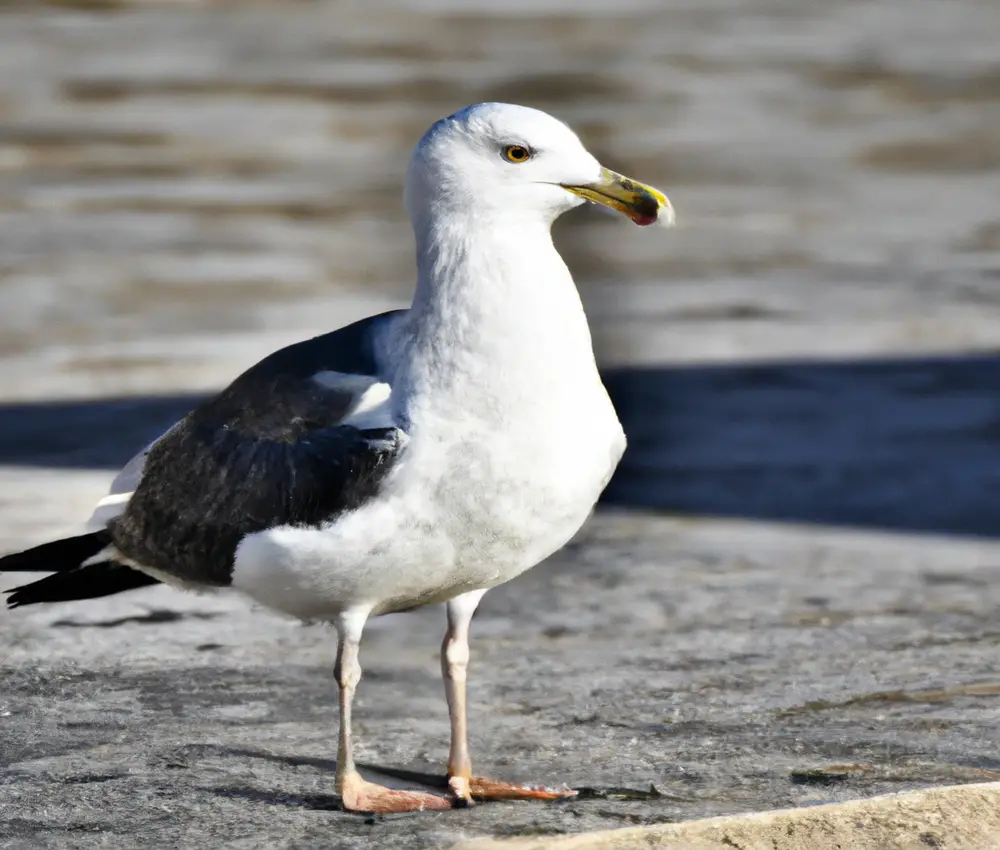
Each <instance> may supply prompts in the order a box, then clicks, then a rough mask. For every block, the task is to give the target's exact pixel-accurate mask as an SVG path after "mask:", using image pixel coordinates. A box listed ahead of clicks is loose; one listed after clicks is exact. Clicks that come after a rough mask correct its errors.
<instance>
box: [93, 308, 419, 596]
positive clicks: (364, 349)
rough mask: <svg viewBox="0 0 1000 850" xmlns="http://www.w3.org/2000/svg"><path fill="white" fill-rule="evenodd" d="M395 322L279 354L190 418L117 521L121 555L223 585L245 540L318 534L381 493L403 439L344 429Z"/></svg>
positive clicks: (375, 322) (155, 451)
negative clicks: (300, 529) (297, 531)
mask: <svg viewBox="0 0 1000 850" xmlns="http://www.w3.org/2000/svg"><path fill="white" fill-rule="evenodd" d="M397 315H398V313H389V314H382V315H381V316H376V317H373V318H371V319H366V320H364V321H362V322H358V323H356V324H354V325H350V326H348V327H347V328H343V329H341V330H339V331H335V332H334V333H332V334H326V335H325V336H322V337H317V338H315V339H312V340H309V341H308V342H304V343H300V344H298V345H294V346H291V347H289V348H286V349H282V350H281V351H278V352H276V353H275V354H273V355H271V356H270V357H268V358H267V359H265V360H263V361H261V362H260V363H258V364H257V365H256V366H254V367H253V368H252V369H250V370H249V371H248V372H246V373H244V374H243V375H241V376H240V377H239V378H237V379H236V380H235V381H234V382H233V383H232V384H231V385H230V386H229V387H228V388H227V389H226V390H224V391H223V392H222V393H220V394H219V395H218V396H216V397H215V398H213V399H211V400H209V401H207V402H205V403H204V404H202V405H200V406H199V407H197V408H196V409H195V410H193V411H192V412H191V413H190V414H188V416H186V417H185V418H184V419H183V420H181V421H180V422H179V423H178V424H177V425H175V426H174V427H173V428H172V429H171V430H170V431H169V432H167V434H165V435H164V436H163V437H162V438H161V439H160V440H158V441H157V442H156V443H155V444H154V445H153V446H152V448H151V449H150V451H149V454H148V455H147V457H146V463H145V468H144V470H143V475H142V479H141V481H140V482H139V485H138V487H137V488H136V490H135V492H134V493H133V494H132V497H131V498H130V499H129V502H128V505H127V507H126V509H125V510H124V512H123V513H122V514H121V515H120V516H118V517H116V518H115V519H114V520H112V521H111V523H110V524H109V529H110V531H111V533H112V536H113V540H114V545H115V549H116V550H117V551H118V552H119V553H120V554H121V555H122V556H124V557H125V558H126V559H128V560H130V561H132V562H134V563H137V564H141V565H142V566H144V567H152V568H155V569H156V570H159V571H162V572H163V573H166V574H169V575H172V576H176V577H177V578H179V579H182V580H184V581H189V582H195V583H199V584H210V585H225V584H228V583H229V581H230V577H231V574H232V567H233V558H234V555H235V552H236V548H237V547H238V546H239V544H240V541H241V540H242V539H243V538H244V537H246V536H247V535H248V534H252V533H254V532H258V531H263V530H265V529H268V528H273V527H276V526H280V525H306V526H309V525H318V524H320V523H323V522H326V521H329V520H331V519H333V518H335V517H336V516H338V515H339V514H341V513H343V512H344V511H348V510H351V509H353V508H356V507H358V506H359V505H361V504H362V503H363V502H365V501H366V500H367V499H369V498H370V497H371V496H373V495H374V494H375V493H376V492H377V491H378V489H379V487H380V485H381V483H382V481H383V480H384V478H385V475H386V473H387V472H388V470H389V469H390V468H391V466H392V461H393V460H394V459H395V457H396V456H397V454H398V452H399V450H400V448H401V445H402V442H403V441H404V440H405V437H404V435H403V434H402V433H401V432H400V431H398V430H397V429H396V428H380V429H374V430H359V429H358V428H356V427H353V426H351V425H346V424H344V423H343V420H344V417H345V416H346V415H347V414H348V413H349V412H350V410H351V408H352V407H353V406H354V405H355V404H356V402H357V399H358V397H359V393H360V392H362V391H363V390H364V389H365V388H367V387H370V386H371V385H373V384H375V383H377V382H378V377H377V376H378V374H379V364H378V363H377V362H376V354H375V352H374V350H373V344H372V340H373V332H374V331H375V330H377V329H378V327H379V326H380V325H381V324H382V323H384V322H387V321H392V320H393V319H394V318H395V317H396V316H397ZM318 373H325V376H324V380H322V381H317V380H315V376H316V375H317V374H318ZM338 376H339V377H340V378H341V379H342V380H341V382H340V383H339V384H338ZM365 376H368V377H369V378H370V379H371V380H370V381H367V382H366V381H365V380H364V377H365Z"/></svg>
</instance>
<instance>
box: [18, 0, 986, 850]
mask: <svg viewBox="0 0 1000 850" xmlns="http://www.w3.org/2000/svg"><path fill="white" fill-rule="evenodd" d="M515 5H516V9H515V7H514V6H511V5H510V4H507V5H506V6H504V7H502V8H501V7H496V8H493V7H491V8H490V9H489V10H488V11H487V10H485V8H484V7H483V6H482V5H481V4H478V3H473V2H471V0H469V2H462V0H460V1H459V2H449V3H443V2H442V3H438V2H422V3H388V2H386V3H368V4H364V5H362V4H350V3H344V2H333V0H330V1H329V2H320V3H309V4H296V3H288V2H278V0H270V1H269V2H267V1H266V0H260V2H253V3H245V4H230V3H225V2H212V0H202V2H192V3H184V4H176V3H172V2H162V3H160V2H155V1H154V2H137V3H131V2H128V0H121V2H91V0H45V2H27V0H10V2H6V3H2V4H0V308H2V309H0V349H2V353H3V355H4V356H3V360H2V361H0V393H2V397H3V402H2V407H0V548H2V549H4V550H8V549H12V548H14V547H17V546H21V545H27V544H30V543H33V542H38V541H40V540H44V539H46V538H47V537H48V536H49V535H51V534H59V533H67V532H73V531H74V530H76V529H77V528H78V526H79V523H80V522H81V521H82V520H83V519H85V517H86V516H87V515H88V513H89V510H90V506H91V504H92V502H93V501H94V500H95V499H96V498H97V497H98V496H99V495H100V494H101V492H102V489H103V488H104V487H105V486H106V484H107V482H108V481H109V479H110V476H111V470H112V469H114V468H115V466H117V465H119V464H120V463H121V462H123V461H124V460H125V459H127V457H128V456H129V455H130V453H131V452H132V451H133V450H134V449H135V448H137V447H138V446H139V445H140V444H141V443H142V442H143V440H144V439H146V438H148V437H150V436H152V435H153V434H155V433H156V431H157V429H159V428H162V427H164V426H166V425H168V424H169V423H170V422H171V421H172V420H173V418H174V417H176V416H177V415H180V414H181V413H182V412H183V411H184V409H185V408H186V407H187V406H188V405H190V404H191V403H192V402H193V401H194V400H195V399H196V398H197V396H198V394H199V393H203V392H206V391H208V390H210V389H212V388H215V387H218V386H219V385H221V384H222V383H224V382H225V381H226V380H228V379H230V378H231V377H232V376H233V375H234V374H236V373H237V372H238V371H239V370H240V369H242V368H243V367H245V366H247V365H249V364H250V363H252V362H253V361H254V360H256V359H258V358H259V357H260V356H262V355H263V354H265V353H266V352H267V351H269V350H270V349H272V348H273V347H275V346H277V345H280V344H283V343H286V342H291V341H293V340H295V339H299V338H302V337H305V336H308V335H310V334H312V333H316V332H320V331H323V330H327V329H329V328H330V327H334V326H337V325H340V324H343V323H345V322H347V321H350V320H351V319H353V318H355V317H357V316H360V315H362V314H364V313H367V312H371V311H373V310H378V309H383V308H385V307H386V306H389V305H395V304H399V303H401V302H402V301H403V300H404V299H405V296H406V293H407V291H408V288H409V286H410V281H411V278H412V272H411V268H410V263H411V258H410V243H409V236H408V233H407V230H406V226H405V222H404V220H403V217H402V208H401V205H400V203H399V185H400V179H401V175H402V168H403V162H404V157H405V153H406V151H407V150H408V149H409V147H410V146H411V145H412V144H413V142H414V141H415V139H416V137H417V136H418V135H419V132H420V131H421V130H422V129H423V127H424V126H426V124H428V123H429V122H430V121H431V120H433V119H434V118H436V117H438V116H439V115H441V114H444V113H446V112H448V111H450V110H452V109H454V108H456V107H458V106H461V105H464V104H465V103H468V102H471V101H475V100H480V99H487V98H501V99H510V100H515V101H522V102H529V103H532V104H534V105H538V106H542V107H543V108H549V109H551V110H553V111H555V112H557V113H558V114H560V115H561V116H563V117H565V118H566V119H568V120H569V121H570V122H571V123H573V124H574V126H577V127H578V128H580V130H581V131H582V134H583V136H584V138H585V140H586V141H587V142H588V144H590V145H591V146H592V147H593V148H594V149H595V150H596V151H597V152H598V153H599V154H600V155H601V156H602V157H603V158H605V159H606V160H607V161H608V162H609V163H610V164H611V165H613V166H616V167H618V168H620V169H621V170H623V171H627V172H631V173H634V174H635V175H636V176H637V177H640V178H643V179H647V180H649V181H651V182H654V183H657V184H659V185H662V186H663V187H664V188H666V189H668V190H669V191H670V193H671V196H672V198H673V200H674V201H675V204H676V206H677V207H678V211H679V215H680V220H681V227H680V228H679V229H678V230H677V231H676V232H674V233H672V234H662V233H656V234H650V233H648V232H646V231H640V230H638V229H635V228H630V227H627V226H626V225H625V224H623V223H621V222H616V221H612V220H610V219H605V218H602V217H600V216H595V215H587V214H586V213H580V214H579V215H576V216H575V217H573V219H572V220H571V221H568V222H566V223H565V224H563V225H560V227H559V228H558V232H557V240H558V241H559V244H560V246H561V247H562V248H563V249H564V251H565V253H566V255H567V256H568V258H569V261H570V262H571V264H572V265H573V267H574V270H575V271H576V272H577V275H578V278H579V280H580V281H581V287H582V289H583V292H584V296H585V300H586V302H587V305H588V308H589V311H590V314H591V316H592V317H593V319H594V329H595V338H596V340H597V342H598V345H599V348H600V352H601V357H602V360H603V362H604V363H605V365H606V366H607V368H608V381H609V386H610V387H611V389H612V392H613V394H614V396H615V399H616V402H617V404H618V406H619V409H620V411H621V414H622V417H623V419H624V420H625V422H626V426H627V430H628V431H629V433H630V435H631V440H632V443H631V446H632V447H631V449H630V452H629V455H628V456H627V458H626V462H625V464H624V466H623V469H622V473H621V475H620V476H618V477H617V478H616V479H615V481H614V482H613V483H612V487H611V488H610V490H609V499H608V506H607V507H606V508H605V509H603V510H602V511H601V512H600V513H599V515H598V516H597V518H596V519H595V520H594V522H593V523H592V524H591V525H590V526H589V527H588V528H587V529H586V530H585V532H584V533H583V534H582V535H581V537H580V539H579V540H578V541H576V542H575V543H574V544H573V545H572V546H571V547H569V548H568V549H567V550H566V551H565V552H563V553H561V554H560V555H558V556H557V557H555V558H554V559H552V561H551V562H549V563H547V564H545V565H543V566H542V567H540V568H539V569H537V570H536V571H533V572H532V573H529V574H528V575H526V576H524V577H522V578H521V579H519V580H518V581H516V582H514V583H512V584H511V585H509V586H507V587H504V588H500V589H498V590H496V591H495V592H493V593H491V594H490V595H489V596H488V597H487V599H486V601H485V603H484V606H483V609H482V612H481V615H480V616H479V617H478V618H477V620H476V623H475V626H474V633H475V640H474V647H473V653H474V655H473V664H474V672H473V676H472V680H471V683H470V689H471V699H472V704H473V728H472V739H473V747H474V754H475V756H476V757H477V758H478V764H479V767H480V769H481V770H483V771H484V772H489V773H494V774H497V775H500V776H503V777H508V778H523V779H526V780H537V781H546V782H568V783H569V784H571V785H573V786H574V787H580V788H583V789H587V790H585V791H584V792H583V793H582V794H581V796H580V798H578V799H577V800H575V801H572V802H569V803H564V804H560V805H553V806H525V805H515V804H510V805H499V804H497V805H490V806H481V807H478V808H476V809H473V810H469V811H458V812H452V813H448V814H445V815H433V816H420V817H401V818H388V819H379V820H376V821H374V822H367V821H366V820H365V819H363V818H357V817H354V816H348V815H345V814H343V813H342V812H340V811H339V810H338V808H337V801H336V798H335V796H334V794H333V787H332V782H333V756H334V749H335V747H334V735H335V725H334V724H335V710H334V709H335V702H334V693H333V687H332V681H331V677H330V665H331V662H332V637H331V635H330V634H329V632H328V631H327V630H326V629H324V628H321V627H316V626H310V627H303V626H299V625H296V624H292V623H288V622H285V621H283V620H279V619H276V618H274V617H272V616H270V615H268V614H266V613H263V612H259V611H251V610H250V609H249V608H248V607H247V606H245V605H244V604H243V603H242V602H240V601H239V600H236V599H232V598H229V597H225V596H218V597H215V596H204V597H198V596H191V595H183V594H179V593H177V592H175V591H170V590H167V589H164V588H159V589H155V590H148V591H142V592H137V593H134V594H131V595H129V596H125V597H122V598H119V599H112V600H104V601H96V602H93V603H87V604H77V605H59V606H53V607H50V608H45V609H35V610H31V609H27V610H23V611H18V612H14V613H10V614H0V770H2V773H0V846H4V847H16V848H41V847H60V848H62V847H81V848H84V847H86V848H90V847H100V846H111V847H133V846H134V847H147V846H159V847H165V848H167V847H191V846H195V847H210V846H211V847H221V846H226V847H248V848H249V847H287V848H293V847H295V848H305V847H323V846H340V847H359V848H376V847H377V848H381V847H400V848H407V847H414V848H416V847H430V846H443V845H447V844H450V843H453V842H454V841H457V840H459V839H461V838H463V837H473V836H476V835H512V834H517V835H532V834H537V835H543V834H549V833H556V832H578V831H582V830H586V829H591V828H599V827H601V828H606V827H613V826H620V825H628V824H645V823H655V822H661V821H665V820H672V819H688V818H695V817H700V816H706V815H714V814H720V813H726V812H738V811H749V810H755V809H760V808H765V807H773V806H782V805H802V804H811V803H817V802H824V801H831V800H840V799H848V798H854V797H859V796H863V795H868V794H873V793H876V792H881V791H888V790H895V789H903V788H912V787H919V786H925V785H933V784H942V783H955V782H977V781H985V780H990V779H995V778H997V777H998V773H997V772H998V771H1000V764H998V760H997V757H996V748H995V738H996V730H997V724H998V714H997V711H998V709H997V706H998V705H1000V703H998V701H997V699H998V695H1000V678H998V673H997V661H996V658H997V655H996V648H997V647H996V645H997V642H998V635H1000V630H998V628H997V626H996V623H995V621H996V611H997V609H998V605H997V603H998V595H1000V581H998V578H1000V542H997V541H996V537H997V535H996V524H995V517H996V516H997V515H998V513H1000V487H998V486H997V484H998V482H997V475H998V472H997V470H998V469H1000V462H998V460H1000V450H998V447H997V440H998V434H1000V425H998V423H1000V401H998V399H997V394H996V387H997V386H998V385H1000V357H998V356H997V351H998V348H1000V298H998V296H997V286H996V280H997V275H998V270H1000V207H998V203H997V198H998V197H1000V159H998V154H997V151H1000V144H998V143H997V141H998V139H1000V83H998V79H1000V77H998V73H997V67H998V62H997V53H996V45H997V44H998V43H1000V15H998V13H997V9H996V5H995V2H994V0H955V2H951V3H948V4H943V3H935V2H919V3H914V2H913V0H877V2H869V3H844V2H839V0H829V2H813V3H809V4H801V3H787V2H784V1H783V0H720V2H712V3H706V2H701V0H699V2H697V3H688V2H681V0H671V2H669V3H665V2H662V0H629V2H627V3H617V4H606V3H589V2H588V3H577V2H574V3H572V4H568V3H564V2H561V0H547V2H546V3H544V4H530V5H531V10H529V9H528V5H529V4H515ZM528 11H531V14H530V15H529V14H526V13H527V12H528ZM522 12H523V13H525V14H521V13H522ZM774 361H779V362H777V363H776V362H774ZM678 511H683V512H684V513H685V514H689V515H690V516H688V517H686V518H685V517H682V516H679V515H677V512H678ZM657 512H659V513H657ZM727 517H729V518H727ZM737 518H742V519H737ZM776 520H783V521H785V524H778V523H776V522H775V521H776ZM834 526H852V527H853V528H854V530H850V531H848V530H833V527H834ZM890 531H891V532H892V533H889V532H890ZM8 579H9V577H7V578H5V579H4V581H5V582H6V585H7V586H9V585H10V584H12V583H13V582H11V581H9V580H8ZM441 619H442V615H441V612H440V611H438V610H429V611H421V612H417V613H414V614H410V615H401V616H396V617H391V618H385V619H384V620H381V621H378V622H376V623H375V624H373V626H372V628H371V629H370V633H369V635H368V638H367V641H366V644H365V646H364V648H363V659H364V662H365V665H366V669H367V676H366V678H365V680H364V682H363V684H362V687H361V691H360V694H359V708H358V714H359V716H358V724H359V735H360V741H359V745H360V748H361V754H362V758H363V760H364V761H365V762H366V763H367V764H368V765H370V766H372V767H373V768H377V767H381V768H397V769H399V768H405V769H409V770H432V771H438V770H440V769H441V764H442V761H443V759H444V757H445V755H446V735H447V723H446V713H445V708H444V700H443V696H442V693H441V686H440V682H439V681H438V672H437V661H436V658H435V653H436V647H437V644H438V641H439V638H440V628H441V622H440V621H441ZM651 786H653V787H655V791H651V790H650V788H651Z"/></svg>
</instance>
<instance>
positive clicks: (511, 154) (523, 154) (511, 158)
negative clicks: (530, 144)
mask: <svg viewBox="0 0 1000 850" xmlns="http://www.w3.org/2000/svg"><path fill="white" fill-rule="evenodd" d="M503 155H504V159H506V160H507V162H513V163H514V164H515V165H520V164H521V163H522V162H527V161H528V160H529V159H531V151H530V150H528V149H527V148H526V147H525V146H524V145H507V147H505V148H504V149H503Z"/></svg>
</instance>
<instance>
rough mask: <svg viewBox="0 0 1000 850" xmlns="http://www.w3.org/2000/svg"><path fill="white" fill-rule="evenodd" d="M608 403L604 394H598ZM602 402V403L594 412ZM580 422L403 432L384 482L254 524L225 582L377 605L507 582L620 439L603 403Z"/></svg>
mask: <svg viewBox="0 0 1000 850" xmlns="http://www.w3.org/2000/svg"><path fill="white" fill-rule="evenodd" d="M608 408H610V404H608ZM602 412H603V411H602ZM584 421H585V422H586V425H585V426H579V425H577V426H574V427H573V430H572V431H571V432H570V433H566V431H565V429H555V428H551V429H549V428H546V427H538V428H535V429H523V430H520V431H517V432H511V431H509V430H503V431H501V430H499V429H498V430H497V431H496V432H495V433H486V434H484V432H483V429H482V428H481V427H478V428H477V427H470V428H469V429H468V430H464V429H462V428H456V427H455V423H451V425H450V427H449V428H448V429H442V431H441V432H440V433H441V434H447V435H448V436H447V438H438V439H435V437H434V436H433V434H428V433H423V434H420V435H419V438H417V437H415V438H414V439H412V440H411V442H410V446H409V448H408V450H407V456H406V457H405V458H404V459H403V460H401V462H400V466H399V469H398V471H397V473H396V474H395V475H393V476H392V477H391V480H390V481H389V482H388V484H387V486H386V488H385V490H384V491H383V492H382V493H381V494H380V495H379V496H377V497H376V498H375V499H373V500H372V502H371V503H369V504H367V505H365V506H364V507H362V508H360V509H359V510H357V511H354V512H353V513H351V514H347V515H345V516H342V517H340V518H338V519H337V520H335V521H334V522H332V523H330V524H329V525H327V526H324V527H321V528H314V529H305V528H292V527H284V528H278V529H272V530H270V531H266V532H262V533H260V534H257V535H253V539H248V541H247V542H245V543H244V544H243V545H242V546H241V547H240V549H239V551H238V553H237V563H236V568H235V570H234V574H233V579H234V581H233V584H234V586H235V587H237V588H238V589H240V590H243V591H244V592H246V593H247V594H249V595H250V596H251V597H253V598H254V599H256V600H257V601H258V602H261V603H262V604H264V605H267V606H269V607H271V608H275V609H277V610H279V611H284V612H286V613H289V614H292V615H295V616H299V617H302V618H305V619H323V618H326V617H330V616H333V615H336V614H337V613H339V612H341V611H343V610H346V609H348V608H352V607H358V606H360V607H368V608H370V609H371V611H372V613H374V614H378V613H388V612H390V611H398V610H405V609H407V608H413V607H417V606H419V605H425V604H430V603H434V602H440V601H443V600H445V599H449V598H451V597H453V596H455V595H457V594H459V593H463V592H465V591H468V590H474V589H478V588H484V587H493V586H495V585H498V584H502V583H503V582H505V581H509V580H510V579H512V578H514V577H515V576H517V575H519V574H520V573H522V572H524V571H525V570H527V569H529V568H530V567H532V566H534V565H535V564H537V563H538V562H540V561H542V560H544V559H545V558H546V557H548V556H549V555H551V554H552V553H553V552H555V551H556V550H557V549H559V548H560V547H562V546H563V545H564V544H565V543H566V542H568V540H569V539H570V538H571V537H572V536H573V535H574V534H575V533H576V532H577V530H579V528H580V526H581V525H582V524H583V523H584V521H585V520H586V519H587V517H588V516H589V514H590V512H591V510H592V509H593V506H594V504H595V502H596V501H597V498H598V497H599V496H600V493H601V491H602V490H603V489H604V487H605V485H606V484H607V482H608V480H609V479H610V477H611V474H612V473H613V472H614V469H615V467H616V466H617V464H618V461H619V460H620V458H621V455H622V453H623V451H624V448H625V437H624V434H623V433H622V430H621V426H620V424H619V423H618V420H617V417H615V416H614V411H613V410H610V416H608V415H604V416H600V417H590V418H588V419H587V420H584Z"/></svg>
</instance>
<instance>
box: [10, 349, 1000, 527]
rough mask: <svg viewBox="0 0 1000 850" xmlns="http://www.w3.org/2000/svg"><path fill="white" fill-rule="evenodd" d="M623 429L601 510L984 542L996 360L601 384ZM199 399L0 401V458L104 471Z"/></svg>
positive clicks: (665, 372)
mask: <svg viewBox="0 0 1000 850" xmlns="http://www.w3.org/2000/svg"><path fill="white" fill-rule="evenodd" d="M605 379H606V382H607V385H608V389H609V391H610V392H611V395H612V397H613V398H614V400H615V404H616V406H617V407H618V410H619V413H620V415H621V418H622V420H623V422H624V423H625V428H626V431H627V432H628V434H629V451H628V453H627V455H626V457H625V460H624V461H623V463H622V466H621V468H620V470H619V472H618V474H617V475H616V476H615V478H614V480H613V481H612V483H611V486H610V487H609V488H608V491H607V493H606V496H605V501H606V502H607V503H610V504H615V505H622V506H629V507H645V508H657V509H664V510H671V511H681V512H691V513H697V514H703V515H724V516H738V517H750V518H758V519H776V520H787V521H800V522H816V523H825V524H840V525H851V526H862V527H878V528H888V529H898V530H909V531H927V532H939V533H953V534H974V535H983V536H996V535H997V532H998V529H1000V523H998V522H997V518H998V517H1000V355H988V356H976V357H972V356H953V357H922V358H899V359H877V360H856V361H839V362H836V363H832V362H781V363H768V364H758V365H713V366H680V367H670V368H666V367H655V368H643V369H635V368H629V369H622V370H615V371H609V372H607V373H606V375H605ZM199 399H200V396H197V395H176V396H150V397H144V398H128V399H107V398H106V399H94V400H86V401H65V402H41V403H32V404H10V405H6V406H3V407H0V464H8V465H22V466H44V467H58V468H108V469H116V468H118V467H119V466H121V465H122V464H123V463H124V462H125V461H127V460H128V458H129V457H130V456H131V455H132V454H133V453H134V452H135V451H136V450H137V449H138V448H140V447H141V446H142V445H143V444H144V443H145V442H146V441H148V440H149V439H152V438H154V437H155V436H156V435H157V434H159V433H161V432H162V431H163V430H165V429H166V428H167V427H169V425H170V424H172V423H173V422H174V421H176V420H177V419H178V418H179V417H180V416H182V415H183V414H184V413H185V412H186V411H187V410H188V409H190V407H191V406H192V405H194V404H196V403H197V402H198V400H199Z"/></svg>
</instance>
